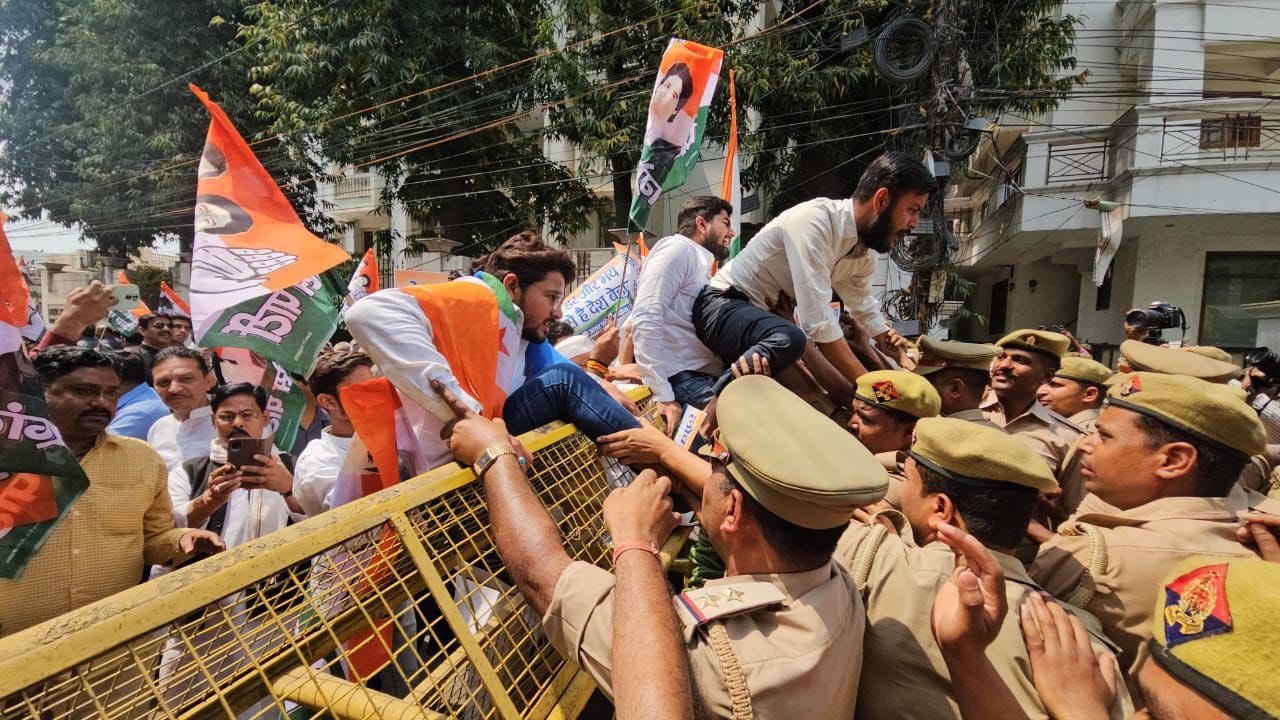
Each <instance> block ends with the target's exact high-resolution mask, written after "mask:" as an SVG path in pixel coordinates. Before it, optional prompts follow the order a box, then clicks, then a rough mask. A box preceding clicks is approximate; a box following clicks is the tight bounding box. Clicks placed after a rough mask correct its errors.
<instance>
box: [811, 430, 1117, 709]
mask: <svg viewBox="0 0 1280 720" xmlns="http://www.w3.org/2000/svg"><path fill="white" fill-rule="evenodd" d="M905 470H906V478H907V479H906V482H905V484H904V485H903V487H902V492H901V502H902V512H901V513H897V512H894V511H885V512H883V513H881V514H879V515H877V516H876V517H875V521H873V522H872V523H871V524H869V525H862V524H854V525H853V526H851V527H850V528H849V530H847V531H846V532H845V535H844V537H843V538H841V540H840V544H839V545H838V546H837V548H836V559H838V560H839V561H840V562H842V563H844V564H845V565H846V566H847V567H849V568H850V571H851V573H852V574H853V576H854V581H855V582H856V583H857V585H858V589H859V590H860V591H861V592H862V595H863V597H864V599H865V601H866V604H867V623H868V630H867V635H866V640H865V650H864V663H863V678H862V682H861V683H860V688H861V691H860V692H859V696H858V709H857V715H856V717H859V718H924V719H929V718H938V719H939V720H942V719H946V720H950V719H952V718H956V717H958V714H959V711H958V708H957V706H956V702H955V699H954V695H953V691H952V689H951V685H950V675H949V673H948V671H947V668H946V664H945V663H944V661H943V657H942V653H941V651H940V650H939V648H938V646H937V643H936V642H935V640H934V637H933V632H932V630H931V626H930V622H929V618H930V612H931V610H932V607H933V600H934V597H935V596H936V595H937V594H938V590H939V588H941V587H942V586H943V585H945V584H946V583H947V582H948V580H949V578H950V577H951V575H952V573H953V571H954V570H955V568H956V561H955V555H954V554H953V553H952V551H951V549H950V548H949V547H947V545H945V544H943V543H942V542H941V541H939V539H938V536H937V532H936V530H935V528H936V526H937V523H938V522H945V523H950V524H952V525H955V526H957V527H961V528H964V529H965V530H967V531H968V532H969V533H971V534H972V535H974V537H976V538H978V539H979V540H980V541H982V542H983V543H984V544H985V545H987V546H988V547H989V548H991V549H992V550H993V551H994V552H995V557H996V558H997V559H998V560H999V563H1000V567H1001V568H1002V569H1003V571H1004V575H1005V577H1006V578H1007V580H1008V582H1007V583H1006V585H1005V592H1006V596H1007V601H1008V606H1009V607H1011V608H1016V607H1018V606H1019V605H1020V604H1021V603H1022V602H1023V600H1024V599H1025V597H1026V596H1027V595H1028V594H1029V593H1035V592H1037V591H1038V590H1039V588H1038V587H1037V586H1036V584H1035V583H1034V582H1032V581H1031V579H1030V578H1029V577H1027V574H1026V572H1025V571H1024V570H1023V568H1022V564H1021V563H1020V562H1018V560H1017V558H1015V557H1014V556H1013V555H1012V550H1013V548H1014V547H1015V546H1016V545H1017V544H1018V543H1019V541H1020V540H1021V538H1022V535H1023V531H1024V529H1025V528H1026V526H1027V521H1028V520H1029V519H1030V518H1031V512H1032V509H1033V508H1034V507H1035V505H1036V501H1037V497H1038V495H1039V493H1041V492H1045V491H1051V490H1053V489H1054V480H1053V476H1052V475H1051V474H1050V473H1049V469H1048V468H1047V467H1045V466H1044V464H1043V463H1041V462H1039V461H1038V460H1037V459H1036V455H1035V453H1034V452H1032V451H1031V449H1030V448H1029V447H1027V446H1026V444H1025V443H1022V442H1020V441H1018V440H1016V439H1014V438H1012V437H1010V436H1009V435H1008V434H1006V433H1004V432H1001V431H1000V430H996V429H993V428H986V427H977V426H975V425H974V424H973V423H970V422H965V421H963V420H957V419H954V418H934V419H923V420H921V421H920V422H918V423H917V424H916V432H915V443H914V444H913V445H912V446H911V450H910V452H909V455H908V458H907V461H906V465H905ZM885 519H888V520H890V521H892V522H893V524H894V526H895V529H896V532H889V531H887V528H886V526H885V524H883V523H882V522H879V521H882V520H885ZM1081 614H1082V615H1084V618H1083V619H1084V620H1085V622H1086V625H1087V626H1089V627H1090V628H1091V630H1092V631H1093V632H1094V634H1095V639H1094V645H1095V647H1096V648H1097V649H1099V650H1102V649H1106V648H1107V646H1108V643H1107V642H1106V641H1105V639H1103V638H1102V635H1101V630H1100V628H1099V627H1098V623H1097V621H1096V620H1094V619H1093V618H1091V617H1088V616H1087V615H1086V614H1084V613H1081ZM987 656H988V657H989V658H990V659H991V662H992V663H993V664H994V666H995V667H996V669H997V672H998V673H999V675H1000V677H1001V678H1002V679H1003V680H1004V681H1005V682H1006V683H1007V684H1008V685H1009V687H1010V688H1011V689H1012V691H1013V693H1014V695H1015V696H1016V697H1017V699H1018V703H1019V705H1020V706H1021V707H1022V709H1023V711H1024V712H1025V713H1026V714H1027V716H1028V717H1030V718H1041V719H1043V720H1047V719H1048V717H1049V714H1048V712H1047V711H1046V710H1045V708H1044V705H1043V704H1042V703H1041V702H1040V698H1039V696H1038V695H1037V694H1036V691H1035V686H1034V684H1033V682H1032V678H1031V672H1030V664H1029V660H1028V658H1027V652H1026V646H1025V645H1024V644H1023V640H1022V632H1021V631H1020V630H1019V628H1018V619H1017V616H1016V615H1013V614H1011V615H1009V616H1008V617H1006V618H1005V619H1004V621H1003V625H1002V627H1001V629H1000V632H999V635H998V636H997V637H996V639H995V642H994V643H993V644H992V645H991V647H990V648H988V649H987ZM1131 709H1132V708H1131V705H1130V704H1129V698H1128V694H1127V693H1123V692H1122V693H1121V695H1120V696H1119V697H1118V698H1117V701H1116V703H1115V705H1114V707H1113V708H1112V713H1111V715H1112V717H1115V718H1123V717H1125V716H1126V714H1127V712H1128V711H1129V710H1131Z"/></svg>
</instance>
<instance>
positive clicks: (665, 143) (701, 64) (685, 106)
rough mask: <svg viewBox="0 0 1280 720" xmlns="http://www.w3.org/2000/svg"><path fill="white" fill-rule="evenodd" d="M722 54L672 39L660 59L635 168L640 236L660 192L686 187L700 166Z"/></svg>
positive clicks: (634, 221) (634, 213)
mask: <svg viewBox="0 0 1280 720" xmlns="http://www.w3.org/2000/svg"><path fill="white" fill-rule="evenodd" d="M723 58H724V51H722V50H717V49H715V48H710V47H707V46H705V45H699V44H698V43H695V42H690V41H688V40H680V39H677V38H672V39H671V42H670V43H668V45H667V50H666V52H664V53H663V54H662V62H661V63H660V64H659V66H658V77H657V79H656V80H655V81H654V84H653V97H652V99H651V100H650V101H649V121H648V123H647V124H646V125H645V131H644V148H643V149H641V151H640V164H639V165H638V166H637V167H636V192H635V197H634V198H633V199H632V201H631V225H632V228H633V229H635V230H643V229H644V227H645V223H647V222H648V221H649V213H650V212H651V211H652V210H653V206H654V204H655V203H656V202H657V201H658V197H659V196H661V195H662V193H663V192H666V191H668V190H673V189H675V188H678V187H680V186H681V185H683V184H684V181H685V179H686V178H688V177H689V173H690V172H691V171H692V170H693V166H694V165H697V164H698V153H699V151H700V149H701V147H702V133H703V130H705V129H706V126H707V112H708V110H709V108H710V106H711V98H712V97H713V96H714V95H715V92H716V82H717V81H718V80H719V78H720V62H721V60H723Z"/></svg>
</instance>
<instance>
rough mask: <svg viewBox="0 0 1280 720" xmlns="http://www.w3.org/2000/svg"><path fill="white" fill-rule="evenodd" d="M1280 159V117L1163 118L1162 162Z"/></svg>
mask: <svg viewBox="0 0 1280 720" xmlns="http://www.w3.org/2000/svg"><path fill="white" fill-rule="evenodd" d="M1278 157H1280V115H1257V114H1253V113H1232V114H1221V113H1219V114H1215V115H1211V116H1209V117H1204V118H1194V117H1193V118H1184V119H1169V118H1164V120H1163V125H1162V128H1161V136H1160V161H1161V163H1165V164H1168V163H1183V162H1196V161H1205V160H1217V161H1247V160H1265V159H1273V158H1278Z"/></svg>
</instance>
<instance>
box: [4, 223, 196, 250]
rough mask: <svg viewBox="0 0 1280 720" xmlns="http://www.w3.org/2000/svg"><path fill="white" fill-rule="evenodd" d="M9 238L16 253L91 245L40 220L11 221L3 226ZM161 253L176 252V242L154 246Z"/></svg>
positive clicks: (77, 233) (69, 230)
mask: <svg viewBox="0 0 1280 720" xmlns="http://www.w3.org/2000/svg"><path fill="white" fill-rule="evenodd" d="M4 231H5V234H6V235H8V237H9V246H10V247H11V248H13V251H14V252H15V253H18V252H32V251H38V252H46V253H65V252H73V251H75V250H88V249H91V248H92V247H93V244H92V243H87V242H81V241H80V231H79V230H74V229H72V228H68V227H64V226H62V225H59V224H57V223H54V222H49V221H42V220H35V221H32V220H22V221H14V220H11V221H9V222H8V223H6V224H5V226H4ZM156 249H157V250H160V251H163V252H174V253H176V252H177V251H178V243H177V242H163V243H159V244H158V245H157V246H156Z"/></svg>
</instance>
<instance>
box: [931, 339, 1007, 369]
mask: <svg viewBox="0 0 1280 720" xmlns="http://www.w3.org/2000/svg"><path fill="white" fill-rule="evenodd" d="M916 345H917V346H918V347H919V348H920V364H918V365H916V368H915V370H913V371H912V372H914V373H915V374H917V375H928V374H930V373H934V372H937V371H939V370H941V369H943V368H949V367H954V368H965V369H968V370H981V371H983V372H987V371H988V370H990V369H991V361H992V360H995V358H996V356H997V355H999V354H1000V351H999V349H998V348H992V346H990V345H984V344H982V343H967V342H957V341H955V340H934V339H933V338H931V337H929V336H928V335H921V336H920V339H919V340H917V341H916Z"/></svg>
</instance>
